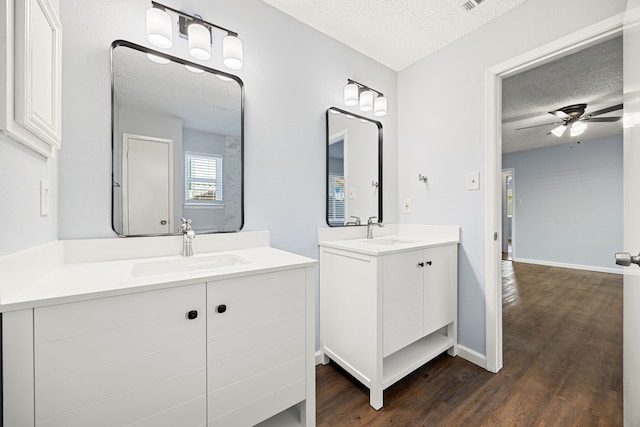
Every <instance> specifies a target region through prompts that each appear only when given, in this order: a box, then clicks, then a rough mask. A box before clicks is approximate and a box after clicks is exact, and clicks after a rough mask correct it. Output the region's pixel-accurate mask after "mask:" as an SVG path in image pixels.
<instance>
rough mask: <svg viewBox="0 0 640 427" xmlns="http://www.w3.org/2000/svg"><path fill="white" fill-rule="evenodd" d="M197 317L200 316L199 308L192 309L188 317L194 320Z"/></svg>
mask: <svg viewBox="0 0 640 427" xmlns="http://www.w3.org/2000/svg"><path fill="white" fill-rule="evenodd" d="M196 317H198V310H191V311H190V312H188V313H187V319H189V320H193V319H195V318H196Z"/></svg>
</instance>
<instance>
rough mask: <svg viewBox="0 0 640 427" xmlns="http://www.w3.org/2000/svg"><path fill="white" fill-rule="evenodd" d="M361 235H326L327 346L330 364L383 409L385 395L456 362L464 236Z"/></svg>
mask: <svg viewBox="0 0 640 427" xmlns="http://www.w3.org/2000/svg"><path fill="white" fill-rule="evenodd" d="M362 228H363V227H357V228H356V227H349V228H348V229H344V228H343V229H321V230H319V236H318V237H319V245H320V334H321V343H320V345H321V352H322V355H323V363H325V364H326V363H328V362H329V360H333V361H334V362H336V363H338V364H339V365H340V366H341V367H343V368H344V369H345V370H346V371H347V372H349V373H350V374H351V375H353V376H354V377H355V378H357V379H358V380H359V381H360V382H362V383H363V384H364V385H365V386H367V387H368V388H369V389H370V404H371V406H372V407H373V408H375V409H380V408H381V407H382V406H383V391H384V389H386V388H388V387H389V386H391V385H392V384H394V383H395V382H397V381H398V380H400V379H402V378H403V377H404V376H406V375H407V374H409V373H411V372H412V371H414V370H415V369H417V368H418V367H420V366H422V365H423V364H425V363H426V362H428V361H430V360H431V359H433V358H434V357H436V356H438V355H439V354H441V353H443V352H445V351H447V352H448V353H449V354H450V355H451V356H455V355H456V354H457V305H458V302H457V294H458V293H457V257H458V243H459V241H460V231H459V227H448V226H443V227H435V226H421V225H402V224H401V225H391V226H386V227H385V228H383V229H381V230H384V233H385V234H384V235H382V236H380V237H377V238H374V239H366V238H364V237H354V235H355V233H358V229H360V233H361V231H362ZM376 232H378V229H377V228H376Z"/></svg>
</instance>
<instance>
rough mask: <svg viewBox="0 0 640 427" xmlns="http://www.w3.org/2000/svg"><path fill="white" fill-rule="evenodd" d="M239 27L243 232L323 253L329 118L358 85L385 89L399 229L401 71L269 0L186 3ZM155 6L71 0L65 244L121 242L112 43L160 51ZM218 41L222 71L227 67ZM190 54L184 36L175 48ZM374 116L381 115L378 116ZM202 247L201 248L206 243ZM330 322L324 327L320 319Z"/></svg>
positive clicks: (388, 208)
mask: <svg viewBox="0 0 640 427" xmlns="http://www.w3.org/2000/svg"><path fill="white" fill-rule="evenodd" d="M171 6H172V7H175V8H177V9H184V10H190V11H194V12H196V13H199V14H200V15H202V16H203V18H204V19H210V20H211V21H212V22H214V23H216V24H219V25H222V26H224V27H227V28H230V29H233V30H234V31H237V32H238V33H239V35H240V38H241V39H242V41H243V43H244V49H245V51H244V55H245V66H244V68H243V69H242V70H240V71H239V72H238V73H237V75H238V76H239V77H240V78H241V79H242V80H243V81H244V84H245V123H244V124H245V141H244V144H245V145H244V147H245V157H244V168H245V180H244V188H245V221H244V224H245V226H244V230H269V231H270V232H271V243H272V246H274V247H277V248H280V249H284V250H289V251H291V252H294V253H298V254H301V255H306V256H310V257H314V258H317V257H318V248H317V243H316V229H317V228H318V227H325V226H326V223H325V218H326V214H325V206H326V205H325V188H326V179H325V174H326V169H325V168H326V166H325V144H326V142H325V141H326V139H325V138H326V137H325V111H326V109H327V108H328V107H331V106H338V107H342V96H343V87H344V85H345V84H346V83H347V78H352V79H355V80H357V81H360V82H363V83H365V84H368V85H370V86H372V87H374V88H376V89H379V90H381V91H382V92H384V93H385V95H386V96H387V98H388V101H389V114H388V115H387V116H386V117H383V118H382V119H381V120H380V121H381V122H382V123H383V126H384V157H385V161H384V162H385V163H384V164H385V170H384V189H383V190H384V203H385V206H384V212H385V220H386V221H387V222H397V215H396V205H397V169H396V168H397V143H396V141H397V126H396V113H397V108H398V107H397V102H396V83H397V73H396V72H394V71H393V70H391V69H389V68H387V67H385V66H382V65H381V64H379V63H377V62H375V61H373V60H371V59H370V58H367V57H365V56H363V55H361V54H359V53H357V52H355V51H354V50H352V49H350V48H348V47H347V46H345V45H343V44H341V43H338V42H337V41H335V40H333V39H331V38H329V37H327V36H325V35H322V34H320V33H319V32H317V31H316V30H313V29H312V28H310V27H308V26H306V25H304V24H302V23H300V22H298V21H295V20H293V19H292V18H290V17H288V16H287V15H284V14H283V13H281V12H280V11H278V10H276V9H274V8H272V7H271V6H268V5H266V4H265V3H263V2H261V1H258V0H226V1H212V2H202V1H196V0H176V1H173V2H172V4H171ZM149 7H150V3H149V1H148V0H112V1H86V0H64V1H63V2H62V5H61V21H62V25H63V28H64V33H63V34H64V36H63V48H64V49H63V68H64V73H63V93H64V97H63V123H64V134H65V141H64V148H63V150H62V152H61V155H60V185H59V192H60V211H59V217H60V218H59V237H60V238H61V239H78V238H100V237H113V236H114V233H113V232H112V230H111V225H110V224H111V214H110V203H111V201H110V200H111V199H110V192H111V181H110V176H111V144H110V142H109V138H110V132H111V117H110V108H111V106H110V104H111V101H110V99H111V98H110V96H111V95H110V77H109V46H110V44H111V42H112V41H113V40H115V39H125V40H129V41H131V42H134V43H137V44H141V45H144V46H149V43H148V42H147V40H146V35H145V33H146V29H145V11H146V9H147V8H149ZM220 43H221V42H220V37H219V36H218V38H217V41H216V42H215V43H214V47H213V49H214V53H213V56H214V58H213V59H212V60H211V61H208V62H207V63H206V65H207V66H210V67H212V68H217V69H222V70H225V71H228V70H226V68H224V66H223V65H222V60H221V58H220ZM169 53H171V54H172V55H174V56H180V57H183V58H189V55H188V53H187V43H186V42H185V41H184V40H181V39H176V40H175V43H174V47H173V48H172V49H171V50H170V51H169ZM371 117H372V118H373V116H371ZM196 250H197V246H196ZM317 323H318V324H319V322H317Z"/></svg>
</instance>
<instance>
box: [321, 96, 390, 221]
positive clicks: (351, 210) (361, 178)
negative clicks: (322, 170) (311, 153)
mask: <svg viewBox="0 0 640 427" xmlns="http://www.w3.org/2000/svg"><path fill="white" fill-rule="evenodd" d="M326 118H327V224H328V225H329V226H332V227H341V226H346V225H360V224H366V223H367V219H368V218H370V217H375V220H374V222H382V124H381V123H380V122H378V121H375V120H371V119H368V118H366V117H362V116H358V115H355V114H353V113H350V112H347V111H344V110H341V109H339V108H335V107H332V108H329V109H328V110H327V117H326Z"/></svg>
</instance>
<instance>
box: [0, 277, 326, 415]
mask: <svg viewBox="0 0 640 427" xmlns="http://www.w3.org/2000/svg"><path fill="white" fill-rule="evenodd" d="M313 293H314V289H313V268H294V269H289V270H282V271H277V272H271V273H262V274H254V275H247V276H242V277H237V278H230V279H223V280H218V281H211V282H208V283H200V284H193V285H185V286H176V287H169V288H166V289H159V290H150V291H145V292H138V293H133V294H126V295H119V296H112V297H107V298H98V299H91V300H86V301H79V302H70V303H65V304H58V305H51V306H45V307H36V308H34V309H29V310H21V311H17V312H7V313H3V344H4V346H3V357H4V360H5V361H6V362H7V363H8V365H7V364H6V363H5V366H4V367H3V372H5V373H8V374H9V376H8V377H7V378H5V381H4V384H3V387H4V395H5V396H12V397H11V398H9V399H8V400H7V399H5V405H4V414H3V416H4V421H5V423H7V424H6V425H12V426H13V425H15V426H37V427H58V426H59V427H63V426H64V427H74V426H77V427H86V426H92V427H100V426H104V427H114V426H132V427H133V426H136V427H163V426H166V427H174V426H180V427H200V426H211V427H213V426H252V425H256V424H259V423H261V422H263V421H267V422H273V421H272V420H273V417H276V420H277V419H278V418H277V417H282V416H283V415H282V414H286V416H285V417H283V419H286V420H294V421H293V422H292V423H291V424H286V425H298V426H300V425H302V426H313V425H315V371H314V359H315V358H314V342H315V339H314V334H313V331H314V326H313V317H314V313H313V307H314V303H313V298H314V296H313ZM25 335H26V336H27V337H26V338H25ZM5 338H6V339H5ZM18 390H19V392H18V395H16V397H13V394H14V392H16V391H18ZM23 391H24V392H23ZM7 404H10V405H11V406H7ZM34 409H35V411H34ZM34 412H35V414H34ZM291 414H293V416H292V415H291ZM276 423H277V424H280V423H279V422H277V421H276ZM280 425H285V424H280Z"/></svg>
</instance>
